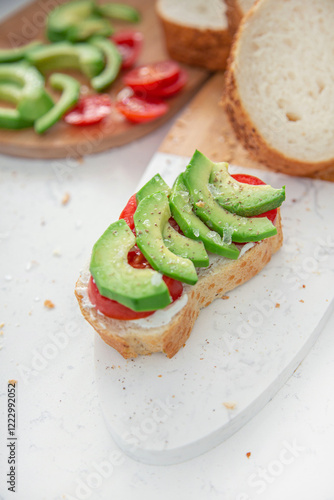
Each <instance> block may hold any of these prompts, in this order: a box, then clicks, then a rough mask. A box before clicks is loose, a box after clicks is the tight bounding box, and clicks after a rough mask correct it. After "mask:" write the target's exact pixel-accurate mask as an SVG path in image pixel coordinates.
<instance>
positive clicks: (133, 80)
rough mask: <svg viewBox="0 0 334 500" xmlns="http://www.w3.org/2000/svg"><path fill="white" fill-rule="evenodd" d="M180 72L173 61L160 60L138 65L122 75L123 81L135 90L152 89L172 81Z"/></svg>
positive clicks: (170, 83) (144, 90) (169, 83)
mask: <svg viewBox="0 0 334 500" xmlns="http://www.w3.org/2000/svg"><path fill="white" fill-rule="evenodd" d="M180 72H181V68H180V66H179V65H178V64H177V63H176V62H175V61H162V62H156V63H151V64H146V65H144V66H139V67H138V68H134V69H132V70H130V71H129V73H127V74H126V75H125V76H124V83H125V85H126V86H128V87H131V88H132V89H133V90H134V91H135V92H137V93H138V92H143V93H144V92H146V91H153V90H155V89H156V88H158V87H159V88H160V87H166V86H168V85H172V83H174V82H175V81H176V80H177V79H178V77H179V75H180Z"/></svg>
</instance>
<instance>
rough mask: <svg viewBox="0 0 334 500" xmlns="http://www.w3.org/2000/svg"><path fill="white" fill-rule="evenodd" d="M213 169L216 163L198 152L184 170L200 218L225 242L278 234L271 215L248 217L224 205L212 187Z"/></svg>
mask: <svg viewBox="0 0 334 500" xmlns="http://www.w3.org/2000/svg"><path fill="white" fill-rule="evenodd" d="M211 172H212V162H211V161H210V160H209V159H208V158H206V157H205V156H204V155H203V154H202V153H200V152H199V151H195V153H194V155H193V157H192V159H191V160H190V163H189V165H188V166H187V169H186V172H185V173H184V182H185V184H186V186H187V188H188V190H189V193H190V195H191V199H192V204H193V209H194V211H195V212H196V214H197V215H198V217H199V218H200V219H202V221H203V222H205V223H206V224H207V225H208V226H209V227H211V228H212V229H214V230H215V231H217V233H219V234H220V235H221V236H222V237H223V241H224V242H225V243H231V242H232V241H235V242H238V243H246V242H248V241H260V240H263V239H264V238H269V237H270V236H273V235H275V234H276V233H277V229H276V228H275V226H274V225H273V224H272V223H271V222H270V221H269V219H267V217H259V218H246V217H241V216H239V215H235V214H232V213H231V212H229V211H228V210H225V209H224V208H222V207H221V206H220V205H219V204H218V203H217V202H216V200H215V199H214V197H213V195H212V194H211V192H210V190H209V180H210V176H211Z"/></svg>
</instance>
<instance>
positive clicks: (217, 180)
mask: <svg viewBox="0 0 334 500" xmlns="http://www.w3.org/2000/svg"><path fill="white" fill-rule="evenodd" d="M209 189H210V192H211V194H212V195H213V197H214V199H215V200H216V201H217V202H218V203H219V205H220V206H221V207H223V208H225V209H226V210H228V211H229V212H233V213H234V214H237V215H242V216H244V217H251V216H253V215H259V214H263V213H264V212H267V211H268V210H273V209H274V208H277V207H279V206H281V205H282V203H283V201H284V200H285V186H283V187H282V188H281V189H275V188H273V187H271V186H269V185H268V184H267V185H260V186H254V185H250V184H244V183H242V182H238V181H236V180H235V179H233V177H231V175H230V174H229V173H228V163H213V162H212V172H211V176H210V184H209Z"/></svg>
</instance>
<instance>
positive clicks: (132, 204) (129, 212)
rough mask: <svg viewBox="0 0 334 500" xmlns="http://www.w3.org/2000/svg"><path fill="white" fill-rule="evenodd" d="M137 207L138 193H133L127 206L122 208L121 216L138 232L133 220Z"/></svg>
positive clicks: (132, 229)
mask: <svg viewBox="0 0 334 500" xmlns="http://www.w3.org/2000/svg"><path fill="white" fill-rule="evenodd" d="M136 208H137V200H136V195H135V194H133V195H132V196H131V198H130V199H129V201H128V202H127V204H126V206H125V207H124V209H123V210H122V213H121V215H120V216H119V218H120V219H124V220H125V222H126V223H127V225H128V226H129V228H130V229H131V231H133V232H134V234H136V231H135V223H134V221H133V214H134V213H135V211H136Z"/></svg>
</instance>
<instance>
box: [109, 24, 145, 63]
mask: <svg viewBox="0 0 334 500" xmlns="http://www.w3.org/2000/svg"><path fill="white" fill-rule="evenodd" d="M143 39H144V37H143V35H142V33H141V32H140V31H133V30H123V31H119V32H118V33H115V34H114V35H113V36H112V37H111V40H112V41H113V42H114V43H115V44H116V45H117V48H118V50H119V52H120V54H121V56H122V60H123V62H122V69H129V68H131V66H133V65H134V63H135V62H136V61H137V59H138V56H139V54H140V51H141V48H142V45H143Z"/></svg>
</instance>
